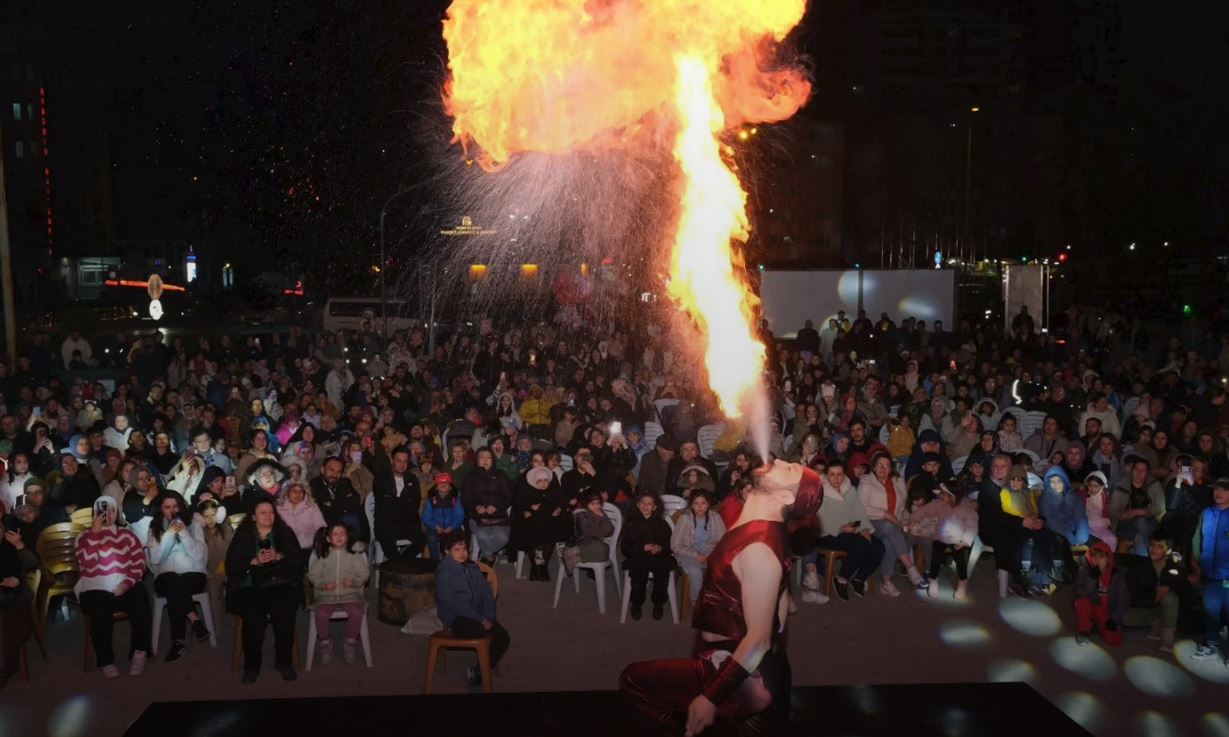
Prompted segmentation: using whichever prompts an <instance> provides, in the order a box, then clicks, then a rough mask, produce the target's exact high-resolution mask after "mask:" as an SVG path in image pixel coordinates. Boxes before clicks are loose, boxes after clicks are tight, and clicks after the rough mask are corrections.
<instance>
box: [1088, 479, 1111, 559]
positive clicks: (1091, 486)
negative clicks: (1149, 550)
mask: <svg viewBox="0 0 1229 737" xmlns="http://www.w3.org/2000/svg"><path fill="white" fill-rule="evenodd" d="M1084 511H1085V512H1086V513H1087V516H1088V533H1089V534H1090V535H1092V536H1093V537H1095V538H1097V539H1098V540H1100V541H1101V542H1103V543H1105V544H1106V545H1108V546H1109V548H1110V550H1117V549H1118V536H1117V535H1116V534H1114V527H1113V525H1114V523H1113V522H1111V521H1110V492H1109V488H1108V484H1106V482H1105V474H1103V473H1101V472H1100V471H1093V472H1092V473H1090V474H1088V478H1086V479H1084Z"/></svg>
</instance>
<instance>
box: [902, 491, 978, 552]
mask: <svg viewBox="0 0 1229 737" xmlns="http://www.w3.org/2000/svg"><path fill="white" fill-rule="evenodd" d="M908 524H909V527H910V528H911V529H916V531H915V532H914V534H915V535H919V536H921V537H929V538H933V539H935V540H938V541H939V542H941V543H945V544H947V545H956V544H963V545H966V546H971V545H972V544H973V540H974V539H975V538H976V537H977V506H976V505H975V504H974V503H973V502H971V501H969V500H968V499H965V500H964V501H962V502H960V503H959V504H957V505H956V506H954V507H949V506H948V505H947V502H944V501H943V500H942V499H935V500H934V501H932V502H927V503H926V504H925V505H923V506H922V507H920V508H919V509H917V510H914V512H913V514H911V515H909V522H908Z"/></svg>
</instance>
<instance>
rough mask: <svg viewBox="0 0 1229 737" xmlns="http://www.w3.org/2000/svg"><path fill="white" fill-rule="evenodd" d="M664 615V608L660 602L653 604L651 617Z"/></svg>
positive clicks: (659, 617)
mask: <svg viewBox="0 0 1229 737" xmlns="http://www.w3.org/2000/svg"><path fill="white" fill-rule="evenodd" d="M665 615H666V609H665V607H663V606H662V605H661V604H654V605H653V619H661V618H662V617H664V616H665Z"/></svg>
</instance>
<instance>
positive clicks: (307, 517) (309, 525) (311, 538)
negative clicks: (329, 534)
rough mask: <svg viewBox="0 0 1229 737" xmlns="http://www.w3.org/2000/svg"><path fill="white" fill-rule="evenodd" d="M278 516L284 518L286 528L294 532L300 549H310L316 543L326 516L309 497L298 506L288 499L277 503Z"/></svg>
mask: <svg viewBox="0 0 1229 737" xmlns="http://www.w3.org/2000/svg"><path fill="white" fill-rule="evenodd" d="M277 516H278V517H281V518H282V521H283V522H285V523H286V526H287V527H289V528H290V529H291V530H293V531H294V537H295V539H296V540H298V541H299V547H300V548H310V547H311V546H312V545H313V544H314V543H315V541H316V531H317V530H319V529H320V528H321V527H324V515H323V514H321V512H320V507H318V506H316V504H315V502H313V501H311V497H307V498H306V499H304V500H303V501H302V502H299V504H298V505H292V504H291V503H290V502H289V501H287V500H286V499H282V500H281V501H279V502H278V503H277Z"/></svg>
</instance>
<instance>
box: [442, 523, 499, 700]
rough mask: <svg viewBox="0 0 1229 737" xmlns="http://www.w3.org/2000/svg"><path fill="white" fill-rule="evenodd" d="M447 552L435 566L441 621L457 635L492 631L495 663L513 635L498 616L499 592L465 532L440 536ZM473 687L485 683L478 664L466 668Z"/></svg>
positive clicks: (492, 658)
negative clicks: (472, 556) (473, 555)
mask: <svg viewBox="0 0 1229 737" xmlns="http://www.w3.org/2000/svg"><path fill="white" fill-rule="evenodd" d="M440 547H441V548H443V550H444V555H443V557H442V558H441V559H440V565H439V568H436V569H435V606H436V611H437V613H438V614H439V617H440V622H441V623H443V625H444V627H445V628H447V629H448V630H450V631H451V632H452V633H453V634H454V635H456V636H457V637H483V636H486V635H490V636H491V638H492V642H491V667H492V668H494V667H495V666H497V665H499V660H500V658H502V657H503V656H504V653H506V652H507V651H508V646H509V645H510V644H511V642H512V638H511V637H510V636H509V635H508V631H507V630H506V629H504V628H503V626H502V625H500V624H499V622H498V621H496V619H495V594H494V593H493V592H492V591H491V586H490V584H488V583H487V580H486V576H485V575H484V574H483V573H482V570H481V569H480V568H478V564H477V563H473V562H472V561H470V559H469V545H468V544H467V543H466V542H465V536H464V535H463V534H461V533H450V534H448V535H445V536H444V537H443V538H441V540H440ZM465 680H466V681H467V682H468V683H469V686H470V688H477V687H478V686H480V685H482V673H481V672H480V671H479V670H478V667H477V666H471V667H470V668H469V669H468V670H466V671H465Z"/></svg>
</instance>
